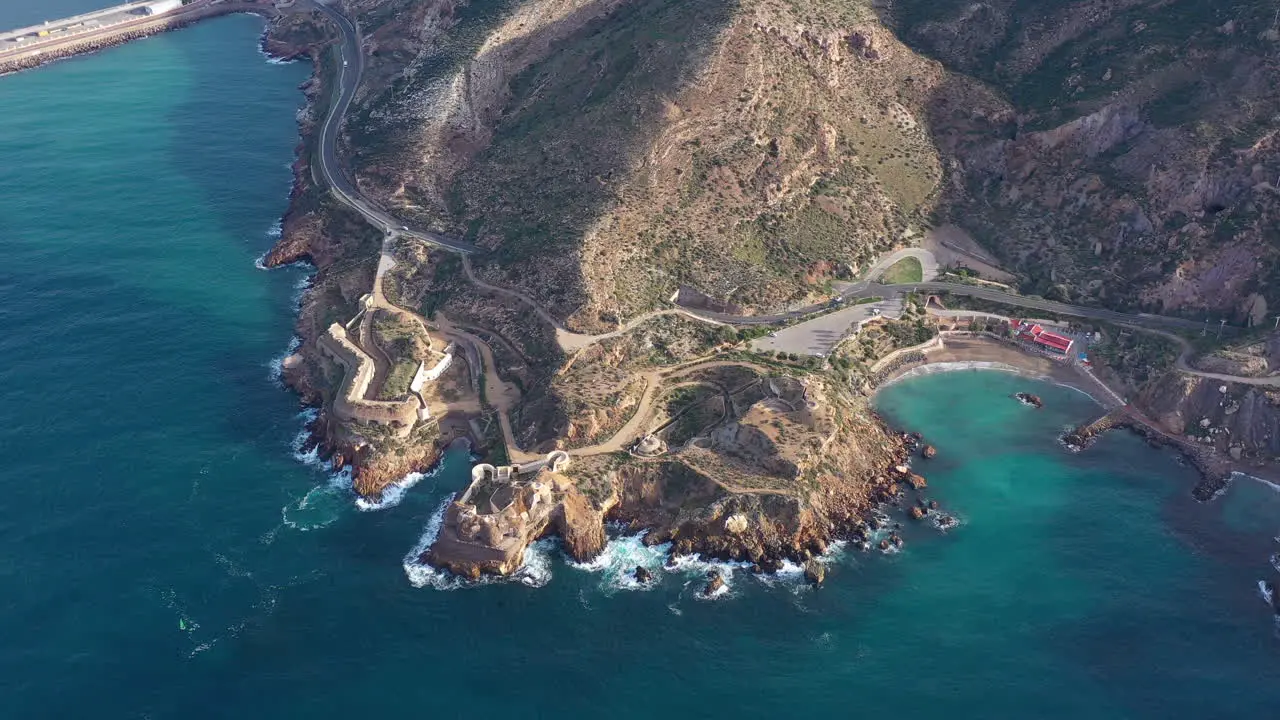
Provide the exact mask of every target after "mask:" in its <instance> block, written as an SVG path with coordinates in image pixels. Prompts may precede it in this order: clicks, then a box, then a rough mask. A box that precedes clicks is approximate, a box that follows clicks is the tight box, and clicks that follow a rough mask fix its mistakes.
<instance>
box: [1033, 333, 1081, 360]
mask: <svg viewBox="0 0 1280 720" xmlns="http://www.w3.org/2000/svg"><path fill="white" fill-rule="evenodd" d="M1037 327H1038V326H1037ZM1036 344H1037V345H1039V346H1041V347H1043V348H1045V349H1046V350H1050V351H1052V352H1056V353H1060V354H1062V355H1066V354H1067V353H1069V352H1071V346H1072V345H1073V344H1074V341H1072V339H1071V338H1068V337H1063V336H1061V335H1059V334H1057V333H1052V332H1049V331H1048V330H1041V331H1040V332H1039V333H1036Z"/></svg>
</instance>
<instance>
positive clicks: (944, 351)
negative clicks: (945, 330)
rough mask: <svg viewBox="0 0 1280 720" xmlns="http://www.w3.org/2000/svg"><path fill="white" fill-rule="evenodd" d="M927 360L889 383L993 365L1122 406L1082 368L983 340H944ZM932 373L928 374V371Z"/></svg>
mask: <svg viewBox="0 0 1280 720" xmlns="http://www.w3.org/2000/svg"><path fill="white" fill-rule="evenodd" d="M925 357H926V358H927V360H926V362H925V363H924V364H916V365H912V366H909V367H904V368H901V369H900V370H898V371H896V372H894V373H893V374H891V375H890V376H889V377H888V378H887V379H886V381H885V383H886V384H887V383H891V382H893V381H894V380H897V379H899V378H901V377H903V376H906V375H910V374H912V373H919V372H921V371H922V370H921V369H922V368H937V367H938V366H943V365H946V364H953V363H954V364H956V365H957V368H956V369H962V368H964V367H971V365H970V364H971V363H991V364H993V365H996V366H1000V367H997V368H995V369H1001V370H1008V371H1011V372H1018V373H1022V374H1024V375H1027V376H1029V377H1037V378H1045V379H1048V380H1050V381H1052V382H1055V383H1059V384H1061V385H1066V386H1067V387H1071V388H1075V389H1076V390H1079V391H1081V392H1083V393H1085V394H1087V395H1088V396H1089V397H1091V398H1093V399H1094V400H1095V401H1096V402H1097V403H1098V404H1099V405H1101V406H1102V407H1103V408H1106V409H1108V410H1109V409H1111V408H1114V407H1118V406H1119V405H1120V404H1122V403H1120V402H1118V401H1117V398H1116V397H1115V396H1113V395H1112V394H1111V393H1109V392H1107V390H1106V389H1105V388H1103V387H1102V386H1101V385H1100V383H1099V382H1098V381H1097V380H1095V379H1093V378H1091V377H1089V375H1087V374H1086V373H1085V372H1084V371H1083V370H1082V369H1081V368H1079V367H1078V366H1076V365H1074V364H1071V363H1066V362H1060V361H1056V360H1050V359H1049V358H1047V357H1045V356H1043V355H1035V354H1032V353H1028V352H1025V351H1023V350H1021V349H1019V348H1017V347H1015V346H1013V345H1009V344H1006V343H1002V342H999V341H997V340H994V339H989V338H983V337H955V336H946V337H943V339H942V347H940V348H933V349H930V350H927V351H925ZM925 372H928V370H925Z"/></svg>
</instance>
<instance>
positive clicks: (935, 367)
mask: <svg viewBox="0 0 1280 720" xmlns="http://www.w3.org/2000/svg"><path fill="white" fill-rule="evenodd" d="M959 370H995V371H997V372H1005V373H1010V374H1013V375H1020V376H1022V377H1025V378H1031V379H1032V380H1039V381H1040V382H1046V383H1049V384H1050V385H1054V386H1056V387H1060V388H1066V389H1068V390H1074V391H1075V392H1078V393H1080V394H1081V395H1084V396H1085V397H1087V398H1089V399H1090V400H1093V401H1094V402H1097V401H1098V399H1097V398H1095V397H1094V396H1093V395H1090V394H1089V393H1088V391H1086V390H1082V389H1080V388H1078V387H1076V386H1074V385H1068V384H1066V383H1061V382H1058V381H1057V380H1055V379H1053V378H1051V377H1049V376H1048V375H1040V374H1038V373H1034V372H1031V371H1030V370H1026V369H1024V368H1019V367H1014V366H1013V365H1009V364H1007V363H1002V362H993V361H991V360H956V361H953V362H940V363H929V364H926V365H921V366H919V367H914V368H911V369H910V370H908V371H906V372H904V373H902V374H901V375H899V376H897V377H895V378H893V379H891V380H889V381H888V382H886V383H884V384H883V385H881V386H880V387H882V388H885V387H889V386H890V385H893V384H894V383H898V382H901V381H903V380H906V379H907V378H913V377H922V376H925V375H936V374H938V373H945V372H956V371H959Z"/></svg>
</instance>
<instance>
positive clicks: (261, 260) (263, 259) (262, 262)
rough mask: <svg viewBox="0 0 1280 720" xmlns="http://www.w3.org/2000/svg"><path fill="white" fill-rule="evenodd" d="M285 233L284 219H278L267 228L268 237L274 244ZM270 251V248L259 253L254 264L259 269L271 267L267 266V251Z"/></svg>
mask: <svg viewBox="0 0 1280 720" xmlns="http://www.w3.org/2000/svg"><path fill="white" fill-rule="evenodd" d="M283 235H284V220H276V222H275V224H274V225H272V226H271V228H270V229H268V230H267V237H268V238H270V239H271V240H272V244H274V243H275V241H277V240H279V239H280V238H281V237H282V236H283ZM270 252H271V251H270V250H267V251H266V252H264V253H262V254H261V255H259V256H258V258H257V259H256V260H254V261H253V266H254V267H256V268H258V269H259V270H270V269H271V268H269V267H267V253H270Z"/></svg>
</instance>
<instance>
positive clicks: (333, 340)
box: [318, 323, 424, 436]
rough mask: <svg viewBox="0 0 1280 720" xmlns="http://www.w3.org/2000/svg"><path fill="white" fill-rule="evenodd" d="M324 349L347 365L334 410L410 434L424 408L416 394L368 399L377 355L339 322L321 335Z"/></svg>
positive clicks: (341, 416) (350, 419)
mask: <svg viewBox="0 0 1280 720" xmlns="http://www.w3.org/2000/svg"><path fill="white" fill-rule="evenodd" d="M318 345H319V347H320V350H321V352H323V353H324V354H325V355H326V356H328V357H330V358H332V359H333V360H334V361H335V362H337V363H338V364H339V365H341V366H342V367H343V376H342V386H341V387H340V388H339V389H338V395H337V397H335V398H334V400H333V412H334V414H335V415H336V416H337V417H338V419H339V420H341V421H343V422H363V423H374V424H377V425H387V426H390V427H391V428H393V429H394V430H395V431H396V432H397V434H399V435H401V436H403V435H408V434H409V431H410V430H412V429H413V426H414V424H415V423H416V422H417V421H418V420H419V410H421V409H424V408H422V406H421V402H420V401H419V400H418V399H416V398H409V399H405V400H366V399H365V396H366V395H367V394H368V392H369V385H370V383H372V382H373V375H374V370H373V368H374V366H373V358H371V357H369V355H368V354H367V353H366V352H365V351H364V350H361V349H360V348H359V346H357V345H356V344H355V343H353V342H351V339H350V338H348V337H347V331H346V329H345V328H343V327H342V326H341V325H339V324H338V323H334V324H332V325H330V326H329V330H328V332H326V333H325V334H324V335H322V336H320V340H319V342H318Z"/></svg>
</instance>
